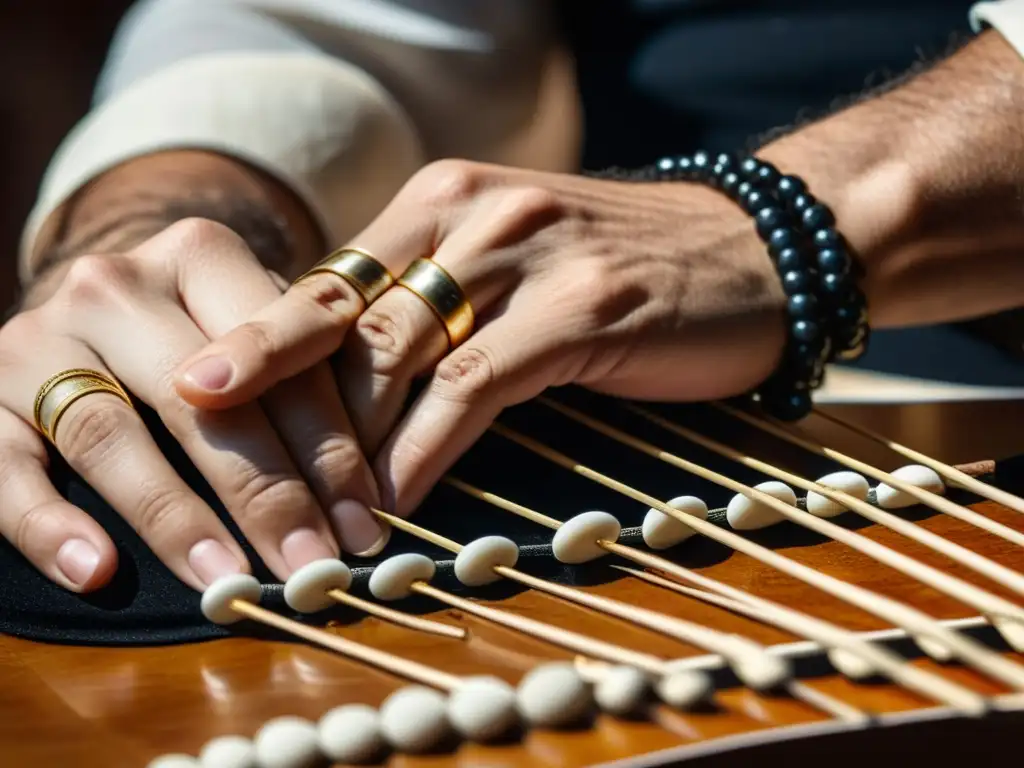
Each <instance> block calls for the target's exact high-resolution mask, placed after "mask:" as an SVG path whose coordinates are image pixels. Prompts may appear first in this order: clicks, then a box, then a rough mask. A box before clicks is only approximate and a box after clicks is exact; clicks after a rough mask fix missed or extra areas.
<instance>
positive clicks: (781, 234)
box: [768, 227, 800, 258]
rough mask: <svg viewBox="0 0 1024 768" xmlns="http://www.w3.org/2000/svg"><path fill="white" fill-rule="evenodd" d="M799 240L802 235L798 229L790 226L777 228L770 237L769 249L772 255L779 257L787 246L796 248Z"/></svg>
mask: <svg viewBox="0 0 1024 768" xmlns="http://www.w3.org/2000/svg"><path fill="white" fill-rule="evenodd" d="M799 242H800V237H799V235H798V234H797V233H796V230H794V229H792V228H790V227H785V228H783V229H776V230H775V231H774V232H772V233H771V235H769V237H768V250H769V251H770V252H771V254H772V256H774V257H776V258H778V257H779V255H780V254H781V253H782V252H783V251H784V250H786V249H787V248H796V247H797V245H798V244H799Z"/></svg>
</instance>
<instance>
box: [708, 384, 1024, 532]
mask: <svg viewBox="0 0 1024 768" xmlns="http://www.w3.org/2000/svg"><path fill="white" fill-rule="evenodd" d="M714 405H715V407H716V408H718V409H719V410H721V411H722V412H724V413H726V414H728V415H730V416H732V417H734V418H736V419H739V420H740V421H743V422H745V423H747V424H749V425H751V426H753V427H757V428H758V429H760V430H762V431H764V432H767V433H768V434H770V435H774V436H775V437H778V438H779V439H780V440H785V441H786V442H789V443H792V444H793V445H796V446H799V447H800V448H803V449H804V450H806V451H809V452H811V453H813V454H816V455H818V456H823V457H825V458H827V459H831V460H832V461H835V462H837V463H839V464H842V465H843V466H845V467H849V468H850V469H852V470H855V471H857V472H861V473H862V474H864V475H867V476H868V477H871V478H873V479H875V480H877V481H878V482H880V483H885V484H886V485H888V486H890V487H892V488H895V489H896V490H898V491H901V492H902V493H905V494H906V495H908V496H910V497H912V498H914V499H916V500H917V501H918V502H919V503H921V504H923V505H925V506H927V507H930V508H931V509H934V510H935V511H936V512H941V513H943V514H946V515H949V516H951V517H955V518H957V519H958V520H962V521H963V522H965V523H967V524H968V525H973V526H974V527H976V528H981V529H982V530H984V531H987V532H989V533H991V534H993V535H995V536H998V537H999V538H1001V539H1005V540H1006V541H1009V542H1012V543H1013V544H1016V545H1018V546H1024V533H1021V532H1020V531H1015V530H1014V529H1013V528H1010V527H1009V526H1006V525H1003V524H1002V523H999V522H997V521H995V520H992V519H990V518H988V517H985V516H984V515H982V514H980V513H978V512H975V511H974V510H973V509H969V508H967V507H965V506H963V505H961V504H956V503H954V502H952V501H950V500H949V499H946V498H943V497H942V496H939V495H938V494H935V493H932V492H931V491H927V490H925V489H924V488H918V487H917V486H916V485H913V484H911V483H907V482H905V481H903V480H901V479H900V478H898V477H895V476H893V475H892V474H890V473H889V472H885V471H883V470H881V469H878V468H877V467H873V466H871V465H870V464H867V463H865V462H863V461H860V460H858V459H855V458H853V457H852V456H848V455H846V454H845V453H841V452H839V451H837V450H835V449H833V448H828V447H826V446H824V445H821V444H820V443H816V442H814V441H812V440H809V439H807V438H805V437H801V436H799V435H796V434H794V433H793V432H791V431H790V430H788V429H784V428H783V427H781V426H779V425H777V424H773V423H772V422H770V421H767V420H766V419H762V418H758V417H757V416H754V415H752V414H749V413H747V412H745V411H742V410H740V409H738V408H734V407H732V406H731V405H726V404H724V403H715V404H714Z"/></svg>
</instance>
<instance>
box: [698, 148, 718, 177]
mask: <svg viewBox="0 0 1024 768" xmlns="http://www.w3.org/2000/svg"><path fill="white" fill-rule="evenodd" d="M713 166H714V162H712V160H711V155H709V154H708V153H707V152H705V151H703V150H701V151H700V152H694V153H693V170H695V171H696V172H697V173H700V174H704V173H706V172H707V171H710V170H711V168H712V167H713Z"/></svg>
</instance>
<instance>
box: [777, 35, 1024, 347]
mask: <svg viewBox="0 0 1024 768" xmlns="http://www.w3.org/2000/svg"><path fill="white" fill-rule="evenodd" d="M1022 102H1024V63H1022V62H1021V60H1020V56H1019V55H1018V54H1017V53H1016V51H1014V50H1013V49H1012V48H1010V46H1009V45H1008V44H1007V43H1006V42H1005V40H1003V38H1002V37H1001V36H999V35H998V34H996V33H986V34H984V35H982V36H980V37H979V38H978V39H976V40H975V41H973V42H972V43H971V44H970V45H969V46H967V47H965V48H964V49H963V50H961V51H960V52H959V53H957V54H956V55H954V56H952V57H950V58H949V59H947V60H946V61H944V62H942V63H941V64H939V65H937V66H936V67H934V68H932V69H930V70H927V71H925V72H923V73H922V74H919V75H918V76H917V77H915V78H913V79H911V80H909V81H907V82H906V83H905V84H904V85H902V86H900V87H899V88H896V89H894V90H892V91H890V92H889V93H886V94H885V95H882V96H878V97H876V98H872V99H868V100H865V101H861V102H860V103H858V104H856V105H854V106H852V107H850V108H849V109H847V110H844V111H843V112H839V113H837V114H835V115H832V116H831V117H829V118H826V119H824V120H822V121H820V122H818V123H815V124H812V125H810V126H808V127H806V128H804V129H802V130H800V131H797V132H795V133H793V134H790V135H788V136H785V137H783V138H781V139H779V140H777V141H774V142H772V143H770V144H768V145H766V146H765V147H763V148H762V149H761V150H759V151H758V156H760V157H764V158H765V159H767V160H769V161H770V162H772V163H774V164H776V165H778V166H779V167H780V168H781V169H782V170H783V172H792V173H796V174H798V175H800V176H801V177H802V178H804V179H805V180H806V181H807V183H808V186H809V187H810V189H811V190H812V191H813V192H814V193H815V195H816V196H817V197H819V198H820V199H822V200H824V201H825V202H826V203H827V204H828V205H829V206H830V207H831V208H832V209H833V211H834V212H835V214H836V219H837V221H838V228H839V229H840V231H841V232H842V233H843V235H844V236H845V237H846V239H847V240H848V241H849V242H850V244H851V247H852V249H853V251H854V252H855V254H856V256H857V259H858V262H859V263H860V264H861V266H862V268H863V270H864V275H863V279H862V282H861V285H862V287H863V289H864V291H865V293H866V294H867V297H868V303H869V305H870V308H871V319H872V325H873V326H875V327H887V326H898V325H912V324H927V323H937V322H948V321H954V320H961V319H967V318H970V317H975V316H979V315H984V314H990V313H993V312H998V311H1001V310H1004V309H1009V308H1012V307H1014V306H1020V305H1021V304H1022V303H1024V288H1022V286H1024V262H1022V260H1021V259H1020V258H1019V256H1018V254H1019V253H1020V251H1021V250H1022V249H1024V217H1021V216H1020V212H1019V210H1020V173H1019V170H1018V168H1019V165H1020V159H1021V158H1022V157H1024V137H1022V135H1021V133H1020V130H1019V118H1020V107H1019V105H1020V104H1021V103H1022ZM979 265H984V266H983V267H981V266H979Z"/></svg>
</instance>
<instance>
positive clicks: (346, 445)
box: [307, 436, 363, 486]
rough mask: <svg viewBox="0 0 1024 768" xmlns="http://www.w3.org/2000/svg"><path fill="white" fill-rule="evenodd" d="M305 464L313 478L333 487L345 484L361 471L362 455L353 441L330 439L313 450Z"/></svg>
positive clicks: (338, 438)
mask: <svg viewBox="0 0 1024 768" xmlns="http://www.w3.org/2000/svg"><path fill="white" fill-rule="evenodd" d="M307 464H308V466H309V467H310V469H311V470H312V473H313V474H314V476H316V477H319V478H322V479H323V480H324V481H325V482H326V484H328V485H332V486H333V485H337V484H339V483H345V482H346V481H347V480H348V479H349V478H352V477H354V476H355V475H356V473H357V472H359V471H360V470H361V469H362V467H363V453H362V451H361V450H360V449H359V445H358V444H357V443H356V441H355V440H353V439H351V438H348V437H341V436H338V437H332V438H328V439H326V440H323V441H322V442H320V444H318V445H317V446H316V448H314V449H313V451H312V455H311V456H309V457H307Z"/></svg>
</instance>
